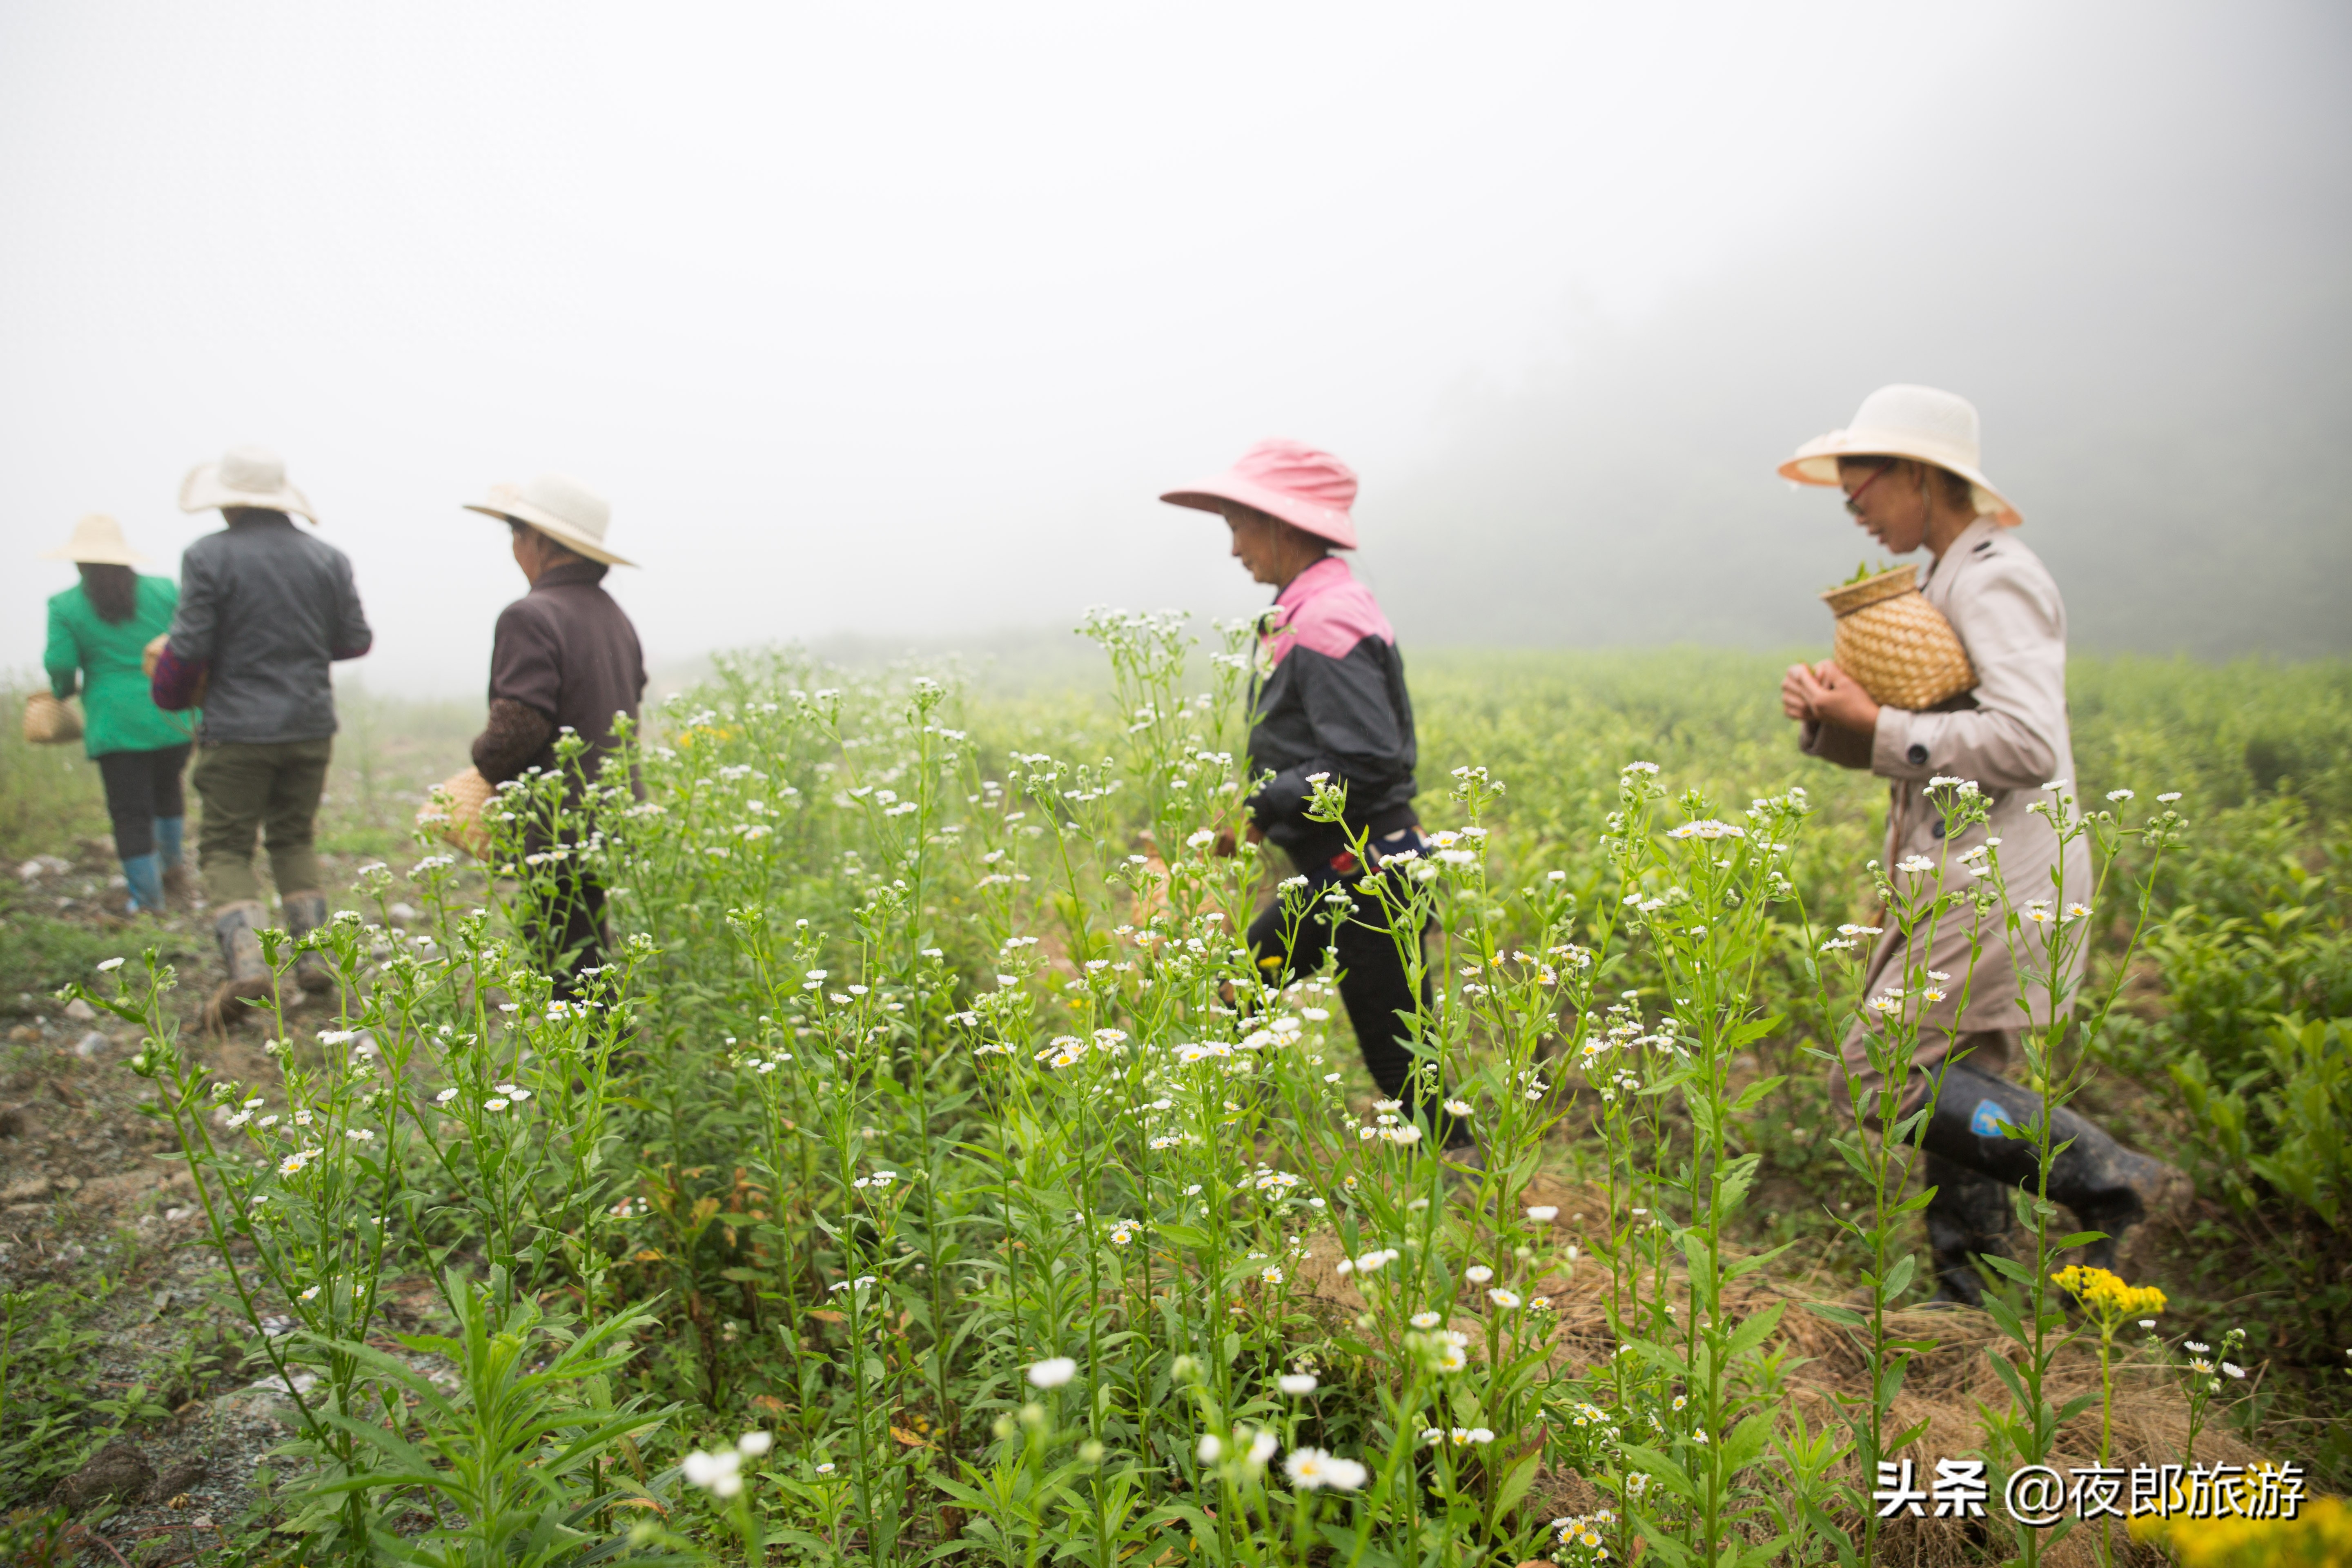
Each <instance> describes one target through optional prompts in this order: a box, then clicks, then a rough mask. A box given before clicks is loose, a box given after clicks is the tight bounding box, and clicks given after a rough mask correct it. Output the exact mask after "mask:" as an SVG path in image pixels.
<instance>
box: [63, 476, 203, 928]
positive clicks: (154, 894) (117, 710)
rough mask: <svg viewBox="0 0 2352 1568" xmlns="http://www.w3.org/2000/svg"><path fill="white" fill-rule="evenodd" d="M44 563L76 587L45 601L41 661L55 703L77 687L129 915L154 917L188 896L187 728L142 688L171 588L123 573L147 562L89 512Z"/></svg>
mask: <svg viewBox="0 0 2352 1568" xmlns="http://www.w3.org/2000/svg"><path fill="white" fill-rule="evenodd" d="M41 559H42V560H44V561H71V562H73V563H75V564H77V565H78V566H79V567H80V568H81V581H80V582H79V584H75V585H74V586H73V587H70V588H68V589H67V590H66V591H65V592H64V593H62V594H58V595H52V596H51V598H50V600H49V644H48V649H47V652H46V653H45V654H44V655H43V656H42V658H41V664H42V668H44V669H46V670H47V672H48V677H49V690H50V691H51V692H52V693H53V694H54V695H55V696H56V697H57V698H58V700H59V701H63V700H65V699H67V698H68V697H71V696H72V695H73V694H74V691H75V689H76V686H77V684H78V683H79V689H80V691H81V705H82V711H83V713H84V714H85V715H86V719H87V728H86V729H85V730H84V731H83V734H82V746H83V750H84V751H85V752H87V753H88V754H89V760H90V761H91V762H94V763H97V764H98V774H99V777H100V779H101V780H102V781H104V783H105V784H106V814H107V816H110V817H111V818H112V819H113V822H114V852H115V854H116V855H117V856H119V857H121V860H122V879H123V882H124V883H125V885H126V886H128V887H129V888H130V889H131V909H132V910H147V911H151V912H159V913H160V912H161V911H162V910H163V898H164V895H165V894H166V893H169V894H170V895H171V896H172V897H173V898H175V899H183V900H184V899H185V898H186V897H187V896H188V873H187V871H186V869H185V868H184V867H182V865H181V864H180V842H181V830H182V828H183V827H184V826H185V825H186V822H187V806H186V805H185V801H186V793H185V791H184V790H183V789H182V787H181V784H180V771H181V770H182V769H183V768H184V767H186V766H187V765H188V747H189V743H190V736H191V735H192V734H193V733H194V726H193V725H191V724H188V723H185V722H183V721H178V720H175V719H173V717H172V716H171V715H170V714H167V713H165V712H164V711H163V710H162V709H160V708H157V707H156V706H155V701H154V699H153V698H152V696H151V695H150V694H149V692H148V689H147V674H146V669H145V653H146V648H147V645H148V643H149V642H150V641H152V639H153V638H154V637H156V636H158V635H159V634H160V633H162V632H163V630H164V629H165V628H166V627H168V626H171V624H172V609H173V605H177V604H178V603H179V601H180V590H179V588H178V587H177V586H176V585H175V584H173V581H172V580H171V579H170V578H169V577H147V576H142V575H141V574H138V573H136V572H134V571H132V570H131V568H132V567H133V566H137V565H140V564H142V563H144V562H145V561H146V559H147V558H146V557H145V556H143V555H140V554H137V553H135V552H132V550H131V546H130V545H129V544H128V543H126V542H124V541H123V537H122V525H121V523H119V522H117V521H114V520H113V519H112V518H110V517H105V516H101V515H100V514H99V513H97V512H92V513H90V514H89V516H88V517H85V518H83V519H82V520H81V521H79V522H77V523H75V524H74V531H73V537H72V538H70V539H68V540H67V541H66V542H65V543H64V544H62V545H60V546H59V547H58V548H57V549H55V550H51V551H47V552H44V553H43V555H42V557H41Z"/></svg>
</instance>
